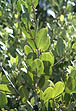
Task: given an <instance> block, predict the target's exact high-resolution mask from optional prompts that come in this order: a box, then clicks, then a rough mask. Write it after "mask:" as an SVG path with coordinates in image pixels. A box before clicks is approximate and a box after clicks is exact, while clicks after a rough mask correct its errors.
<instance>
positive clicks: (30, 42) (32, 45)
mask: <svg viewBox="0 0 76 111" xmlns="http://www.w3.org/2000/svg"><path fill="white" fill-rule="evenodd" d="M27 42H28V44H29V45H30V47H31V48H32V49H33V50H34V51H35V50H36V47H35V43H34V41H33V40H31V39H28V40H27Z"/></svg>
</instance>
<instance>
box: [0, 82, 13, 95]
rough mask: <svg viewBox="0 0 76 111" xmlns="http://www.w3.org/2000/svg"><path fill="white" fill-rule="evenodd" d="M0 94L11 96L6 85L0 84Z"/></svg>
mask: <svg viewBox="0 0 76 111" xmlns="http://www.w3.org/2000/svg"><path fill="white" fill-rule="evenodd" d="M0 92H2V93H5V94H11V93H12V92H11V91H10V90H9V88H8V86H7V84H0Z"/></svg>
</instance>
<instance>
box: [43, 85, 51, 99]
mask: <svg viewBox="0 0 76 111" xmlns="http://www.w3.org/2000/svg"><path fill="white" fill-rule="evenodd" d="M51 98H53V88H52V87H48V88H47V89H46V90H45V91H44V93H43V98H42V99H43V100H45V101H46V100H49V99H51Z"/></svg>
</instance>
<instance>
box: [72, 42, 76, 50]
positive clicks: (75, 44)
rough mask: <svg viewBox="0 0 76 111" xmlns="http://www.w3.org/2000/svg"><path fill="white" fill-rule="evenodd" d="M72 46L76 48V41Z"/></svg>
mask: <svg viewBox="0 0 76 111" xmlns="http://www.w3.org/2000/svg"><path fill="white" fill-rule="evenodd" d="M72 48H73V49H74V50H76V42H75V43H74V44H73V45H72Z"/></svg>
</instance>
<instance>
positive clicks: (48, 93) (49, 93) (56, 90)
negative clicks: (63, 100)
mask: <svg viewBox="0 0 76 111" xmlns="http://www.w3.org/2000/svg"><path fill="white" fill-rule="evenodd" d="M64 88H65V87H64V83H63V82H60V81H59V82H57V83H56V84H55V86H54V85H53V87H48V88H47V89H46V90H45V91H44V93H43V100H45V101H46V100H49V99H53V98H55V97H57V96H59V95H60V94H61V93H62V92H63V91H64Z"/></svg>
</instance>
